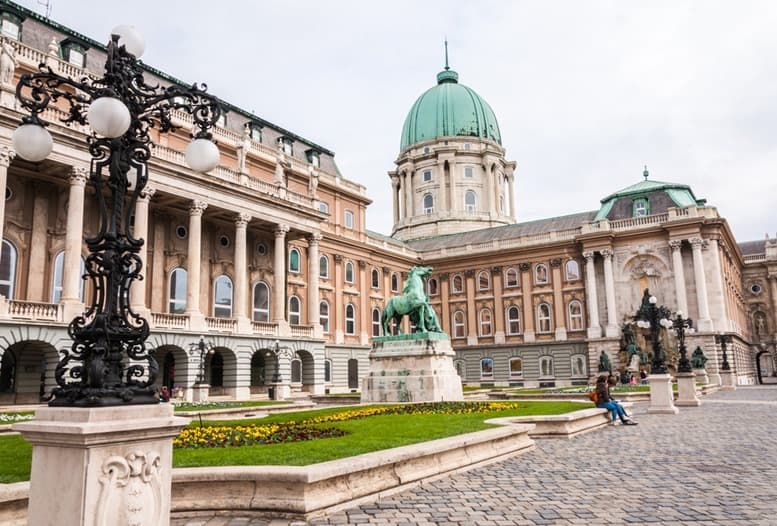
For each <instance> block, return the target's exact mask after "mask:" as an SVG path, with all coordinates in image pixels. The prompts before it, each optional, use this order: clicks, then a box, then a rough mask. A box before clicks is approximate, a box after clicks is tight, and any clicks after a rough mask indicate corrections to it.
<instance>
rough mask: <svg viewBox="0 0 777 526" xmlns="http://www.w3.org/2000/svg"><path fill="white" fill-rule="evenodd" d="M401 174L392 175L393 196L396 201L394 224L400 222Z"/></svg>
mask: <svg viewBox="0 0 777 526" xmlns="http://www.w3.org/2000/svg"><path fill="white" fill-rule="evenodd" d="M399 188H400V186H399V176H397V175H392V176H391V197H392V199H393V202H394V224H395V225H396V224H397V223H399Z"/></svg>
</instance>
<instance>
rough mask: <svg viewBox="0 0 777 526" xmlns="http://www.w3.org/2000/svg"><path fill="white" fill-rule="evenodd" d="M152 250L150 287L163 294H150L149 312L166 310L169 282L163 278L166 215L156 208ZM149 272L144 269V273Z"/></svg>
mask: <svg viewBox="0 0 777 526" xmlns="http://www.w3.org/2000/svg"><path fill="white" fill-rule="evenodd" d="M153 213H154V251H153V257H152V265H151V271H152V274H153V275H152V279H151V284H150V285H151V289H152V290H156V291H159V290H162V291H164V294H151V301H150V302H149V303H150V305H149V308H150V309H151V312H167V311H168V305H167V304H166V303H165V302H166V301H167V295H168V294H169V292H170V291H169V284H168V283H167V281H166V280H165V226H166V224H167V221H168V219H167V217H166V216H164V215H163V214H161V213H159V212H158V211H157V209H155V210H154V212H153ZM148 274H149V272H148V271H146V275H148Z"/></svg>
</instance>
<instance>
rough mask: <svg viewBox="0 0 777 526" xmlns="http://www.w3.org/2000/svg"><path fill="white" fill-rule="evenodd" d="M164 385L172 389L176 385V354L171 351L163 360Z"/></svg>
mask: <svg viewBox="0 0 777 526" xmlns="http://www.w3.org/2000/svg"><path fill="white" fill-rule="evenodd" d="M162 385H163V386H165V387H167V388H168V389H171V390H172V388H173V386H174V385H175V355H174V354H173V353H171V352H169V353H167V354H166V355H165V358H164V361H163V362H162Z"/></svg>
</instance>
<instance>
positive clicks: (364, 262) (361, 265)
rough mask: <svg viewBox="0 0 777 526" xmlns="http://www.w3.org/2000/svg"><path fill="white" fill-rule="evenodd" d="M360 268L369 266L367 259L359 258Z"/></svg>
mask: <svg viewBox="0 0 777 526" xmlns="http://www.w3.org/2000/svg"><path fill="white" fill-rule="evenodd" d="M359 268H360V269H365V268H367V262H366V261H364V260H363V259H360V260H359Z"/></svg>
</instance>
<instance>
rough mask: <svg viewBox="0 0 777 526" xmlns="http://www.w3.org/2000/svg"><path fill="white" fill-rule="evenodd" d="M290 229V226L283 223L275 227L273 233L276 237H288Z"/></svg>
mask: <svg viewBox="0 0 777 526" xmlns="http://www.w3.org/2000/svg"><path fill="white" fill-rule="evenodd" d="M289 230H290V228H289V225H284V224H283V223H278V224H277V225H275V228H274V229H273V233H274V234H275V237H276V238H277V237H286V234H288V232H289Z"/></svg>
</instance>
